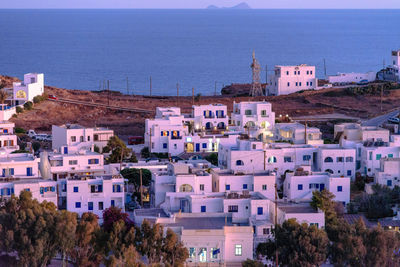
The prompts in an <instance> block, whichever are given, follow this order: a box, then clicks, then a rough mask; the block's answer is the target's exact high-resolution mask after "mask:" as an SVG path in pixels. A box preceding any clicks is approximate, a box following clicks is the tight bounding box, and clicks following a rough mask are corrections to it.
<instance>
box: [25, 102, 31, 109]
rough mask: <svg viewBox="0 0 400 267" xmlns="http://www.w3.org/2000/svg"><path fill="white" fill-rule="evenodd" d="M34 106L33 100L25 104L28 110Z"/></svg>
mask: <svg viewBox="0 0 400 267" xmlns="http://www.w3.org/2000/svg"><path fill="white" fill-rule="evenodd" d="M32 107H33V103H32V102H31V101H28V102H26V103H25V104H24V109H26V110H31V109H32Z"/></svg>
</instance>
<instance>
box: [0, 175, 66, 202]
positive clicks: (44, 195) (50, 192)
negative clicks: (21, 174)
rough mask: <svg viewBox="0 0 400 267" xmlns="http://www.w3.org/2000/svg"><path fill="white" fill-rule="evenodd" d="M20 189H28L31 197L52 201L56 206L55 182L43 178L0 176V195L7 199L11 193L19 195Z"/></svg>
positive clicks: (41, 200) (40, 200)
mask: <svg viewBox="0 0 400 267" xmlns="http://www.w3.org/2000/svg"><path fill="white" fill-rule="evenodd" d="M22 191H29V192H31V194H32V198H34V199H36V200H38V201H39V202H40V203H41V202H43V201H47V202H52V203H54V205H55V206H57V204H58V202H57V182H55V181H52V180H44V179H20V178H8V179H4V178H0V195H1V197H2V198H5V199H8V198H11V196H12V195H15V196H19V195H20V193H21V192H22Z"/></svg>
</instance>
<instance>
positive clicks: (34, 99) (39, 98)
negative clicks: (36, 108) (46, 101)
mask: <svg viewBox="0 0 400 267" xmlns="http://www.w3.org/2000/svg"><path fill="white" fill-rule="evenodd" d="M41 101H42V97H41V96H40V95H37V96H35V97H34V98H33V103H35V104H39V103H40V102H41Z"/></svg>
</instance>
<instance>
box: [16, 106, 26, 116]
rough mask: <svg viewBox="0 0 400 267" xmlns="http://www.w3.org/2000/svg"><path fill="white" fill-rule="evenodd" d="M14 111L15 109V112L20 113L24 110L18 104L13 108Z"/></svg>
mask: <svg viewBox="0 0 400 267" xmlns="http://www.w3.org/2000/svg"><path fill="white" fill-rule="evenodd" d="M15 111H16V112H17V113H22V112H24V109H23V108H21V107H20V106H17V107H16V108H15ZM14 115H15V114H14Z"/></svg>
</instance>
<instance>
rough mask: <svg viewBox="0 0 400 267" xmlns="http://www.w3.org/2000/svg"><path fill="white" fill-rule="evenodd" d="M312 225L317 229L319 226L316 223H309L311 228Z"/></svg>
mask: <svg viewBox="0 0 400 267" xmlns="http://www.w3.org/2000/svg"><path fill="white" fill-rule="evenodd" d="M313 225H314V226H316V227H317V228H318V225H319V224H318V223H310V226H313Z"/></svg>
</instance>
